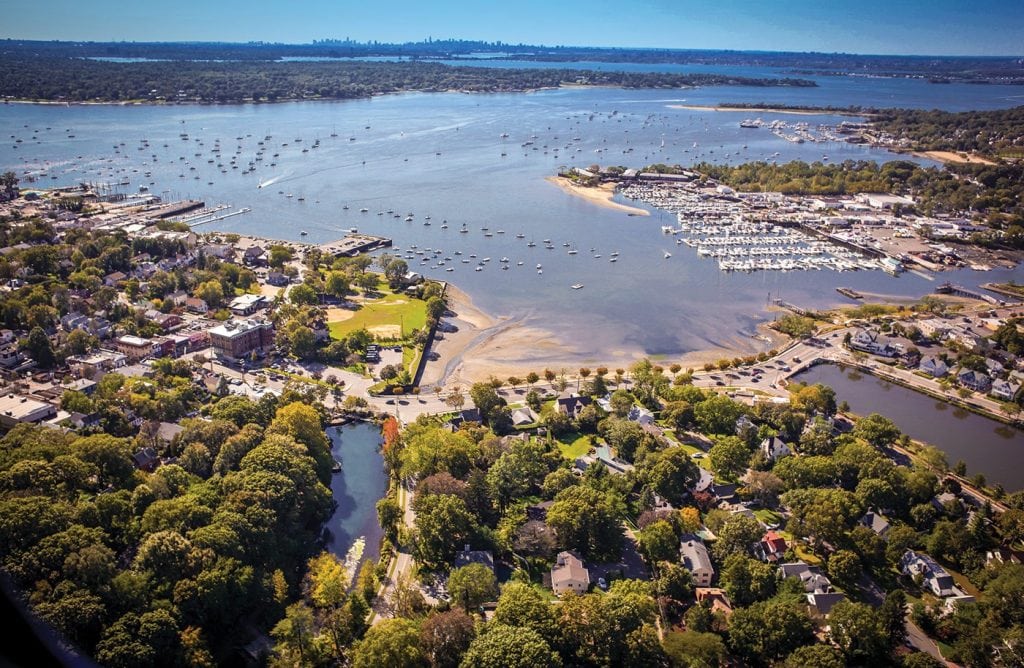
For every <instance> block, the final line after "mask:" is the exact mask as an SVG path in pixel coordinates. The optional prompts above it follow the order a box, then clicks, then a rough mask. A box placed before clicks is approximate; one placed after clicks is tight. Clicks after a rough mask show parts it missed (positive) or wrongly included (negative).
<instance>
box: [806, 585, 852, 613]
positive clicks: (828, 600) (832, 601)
mask: <svg viewBox="0 0 1024 668" xmlns="http://www.w3.org/2000/svg"><path fill="white" fill-rule="evenodd" d="M844 600H846V594H843V593H841V592H833V591H830V592H810V593H809V594H807V602H808V603H809V604H810V605H811V607H812V608H814V609H815V610H816V611H818V613H820V614H822V615H827V614H829V613H830V612H832V608H834V607H835V606H836V604H837V603H839V602H840V601H844Z"/></svg>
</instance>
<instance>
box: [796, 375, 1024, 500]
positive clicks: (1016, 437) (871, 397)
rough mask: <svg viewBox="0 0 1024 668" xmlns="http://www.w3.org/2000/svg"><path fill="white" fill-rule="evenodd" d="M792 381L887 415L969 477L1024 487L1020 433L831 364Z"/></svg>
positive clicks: (1023, 445) (859, 409)
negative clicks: (820, 385)
mask: <svg viewBox="0 0 1024 668" xmlns="http://www.w3.org/2000/svg"><path fill="white" fill-rule="evenodd" d="M795 380H798V381H800V382H803V383H824V384H825V385H828V386H830V387H832V389H834V390H835V391H836V397H837V399H838V400H840V401H846V402H847V403H848V404H849V405H850V409H851V410H852V411H853V412H855V413H858V414H860V415H866V414H868V413H881V414H882V415H885V416H886V417H888V418H890V419H891V420H892V421H893V422H895V423H896V424H897V425H898V426H899V428H900V429H901V430H902V431H903V432H905V433H906V434H907V435H909V436H910V437H911V438H914V439H916V440H920V441H924V442H925V443H929V444H931V445H934V446H935V447H937V448H938V449H939V450H942V451H943V452H944V453H946V459H947V460H948V461H950V462H955V461H957V460H963V461H964V462H966V463H967V469H968V472H969V473H971V474H974V473H982V474H984V475H985V477H986V478H987V479H988V480H990V481H991V482H995V483H999V484H1001V485H1003V486H1004V487H1006V488H1007V489H1008V490H1016V489H1021V488H1024V433H1022V432H1021V430H1019V429H1015V428H1013V427H1011V426H1008V425H1004V424H1002V423H1000V422H997V421H995V420H991V419H989V418H986V417H982V416H980V415H977V414H975V413H971V412H970V411H967V410H965V409H963V408H958V407H953V406H950V405H949V404H946V403H943V402H941V401H936V400H935V399H934V398H932V397H930V396H928V395H925V394H921V393H919V392H915V391H913V390H911V389H908V388H905V387H903V386H901V385H895V384H893V383H890V382H888V381H885V380H881V379H879V378H875V377H874V376H865V375H863V374H860V373H856V372H849V373H845V372H844V371H843V370H842V369H840V368H838V367H836V366H833V365H831V364H821V365H818V366H816V367H813V368H811V369H809V370H807V371H805V372H803V373H801V374H799V375H797V376H796V378H795ZM879 390H883V391H879Z"/></svg>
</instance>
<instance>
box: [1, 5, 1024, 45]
mask: <svg viewBox="0 0 1024 668" xmlns="http://www.w3.org/2000/svg"><path fill="white" fill-rule="evenodd" d="M6 3H7V4H8V5H10V0H6ZM1022 34H1024V3H1021V2H1019V0H978V1H977V2H974V3H972V4H971V6H970V8H969V9H968V8H964V7H963V3H962V2H961V1H960V0H929V1H928V2H924V1H922V0H910V1H907V2H899V3H893V2H890V1H888V0H861V1H859V2H853V1H852V0H835V1H834V2H830V3H820V2H817V1H816V0H779V1H777V2H772V3H758V4H754V5H748V4H747V3H744V2H742V1H741V0H719V1H718V2H716V3H714V4H707V3H703V2H696V1H695V0H637V1H636V2H634V3H632V4H629V5H624V4H622V3H616V2H611V1H610V0H588V1H586V2H585V1H584V0H564V1H563V2H561V3H549V2H544V1H542V0H521V1H520V2H517V3H509V4H508V5H501V6H494V7H490V6H484V7H481V6H476V5H474V4H470V3H464V2H459V1H456V0H439V1H438V2H434V3H429V4H428V3H419V2H416V1H415V0H393V2H391V3H389V4H388V5H387V7H386V8H381V6H379V5H372V4H355V3H334V2H331V1H330V0H308V1H307V2H305V3H303V4H302V5H301V6H299V7H289V8H284V7H282V6H280V5H276V4H270V3H259V2H257V3H252V2H245V1H244V0H224V1H223V2H217V3H209V2H201V1H199V0H180V1H179V2H176V3H175V4H174V5H173V10H169V9H168V7H167V6H164V5H155V4H147V3H136V4H133V5H131V6H125V4H124V3H120V2H116V0H95V1H94V2H92V3H88V4H83V3H78V2H72V1H71V0H56V1H55V2H51V3H45V4H43V3H39V4H34V5H24V6H18V8H17V10H16V11H15V10H14V8H13V6H9V7H8V11H7V12H6V14H5V21H4V25H3V26H2V27H0V38H4V39H24V40H47V41H49V40H60V41H87V42H121V41H128V42H226V43H246V42H267V43H279V44H306V43H311V42H312V41H313V40H322V39H338V40H343V39H346V38H348V39H352V40H355V41H359V42H366V41H373V40H376V41H379V42H384V43H396V44H400V43H406V42H418V41H422V40H425V39H428V38H433V39H438V40H444V39H449V38H452V39H454V37H453V36H454V35H472V36H473V39H474V40H479V41H486V42H497V41H500V42H503V43H507V44H510V45H514V44H520V43H522V44H529V45H538V46H539V45H544V46H556V45H572V46H589V47H593V48H598V47H606V48H643V49H693V50H728V51H772V52H795V53H806V52H815V53H844V54H857V55H890V56H926V57H927V56H1002V57H1021V56H1024V43H1022V40H1021V35H1022Z"/></svg>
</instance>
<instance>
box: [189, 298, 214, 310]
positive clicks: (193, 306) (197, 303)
mask: <svg viewBox="0 0 1024 668" xmlns="http://www.w3.org/2000/svg"><path fill="white" fill-rule="evenodd" d="M185 310H186V311H189V312H190V313H206V312H207V311H209V310H210V306H209V305H208V304H207V303H206V300H205V299H200V298H199V297H188V298H187V299H185Z"/></svg>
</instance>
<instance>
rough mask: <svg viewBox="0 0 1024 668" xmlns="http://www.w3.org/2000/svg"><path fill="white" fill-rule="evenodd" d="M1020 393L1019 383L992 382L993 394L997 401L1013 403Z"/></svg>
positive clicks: (997, 380) (1006, 381)
mask: <svg viewBox="0 0 1024 668" xmlns="http://www.w3.org/2000/svg"><path fill="white" fill-rule="evenodd" d="M1019 391H1020V385H1019V384H1018V383H1011V382H1010V381H1008V380H999V379H996V380H994V381H992V390H991V394H992V396H993V397H995V398H996V399H1001V400H1003V401H1013V398H1014V397H1015V396H1017V392H1019Z"/></svg>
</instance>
